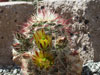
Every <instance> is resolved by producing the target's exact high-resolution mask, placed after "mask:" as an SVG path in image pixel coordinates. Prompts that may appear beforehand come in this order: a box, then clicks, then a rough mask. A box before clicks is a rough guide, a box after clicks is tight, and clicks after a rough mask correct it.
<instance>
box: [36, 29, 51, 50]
mask: <svg viewBox="0 0 100 75" xmlns="http://www.w3.org/2000/svg"><path fill="white" fill-rule="evenodd" d="M34 39H35V43H36V45H37V47H38V48H39V49H40V50H47V49H49V48H51V46H52V37H51V36H49V35H46V34H45V32H44V29H40V30H38V31H36V32H35V33H34Z"/></svg>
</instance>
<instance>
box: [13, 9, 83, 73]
mask: <svg viewBox="0 0 100 75" xmlns="http://www.w3.org/2000/svg"><path fill="white" fill-rule="evenodd" d="M69 20H71V19H69ZM70 32H71V27H70V26H69V22H68V20H65V19H63V18H61V17H60V16H58V14H55V13H54V12H52V11H50V10H49V9H41V10H39V11H38V14H36V15H35V16H32V17H31V18H30V19H29V20H28V22H27V23H24V25H23V28H22V30H20V31H19V32H17V34H14V36H15V39H16V40H17V42H14V44H13V56H14V57H13V60H14V61H15V62H16V63H17V62H19V61H20V62H21V63H22V64H20V66H21V68H22V71H23V74H25V75H50V74H52V75H81V71H82V64H83V62H82V60H81V59H80V56H79V52H77V51H76V50H75V51H71V50H70V49H71V47H70V35H69V34H70ZM51 36H52V37H51ZM16 60H18V61H16Z"/></svg>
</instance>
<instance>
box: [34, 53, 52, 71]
mask: <svg viewBox="0 0 100 75" xmlns="http://www.w3.org/2000/svg"><path fill="white" fill-rule="evenodd" d="M32 60H33V62H34V64H35V65H37V66H38V67H40V68H45V69H49V68H50V67H51V66H52V65H53V63H54V59H53V56H52V54H50V53H47V52H44V51H40V52H37V51H35V55H33V57H32Z"/></svg>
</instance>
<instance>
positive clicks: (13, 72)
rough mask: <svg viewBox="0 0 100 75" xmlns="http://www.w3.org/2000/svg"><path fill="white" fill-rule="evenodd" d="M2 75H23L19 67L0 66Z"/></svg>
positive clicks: (0, 74)
mask: <svg viewBox="0 0 100 75" xmlns="http://www.w3.org/2000/svg"><path fill="white" fill-rule="evenodd" d="M0 75H22V74H21V69H20V67H19V66H12V65H11V66H0Z"/></svg>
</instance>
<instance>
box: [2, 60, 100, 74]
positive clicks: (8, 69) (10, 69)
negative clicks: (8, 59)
mask: <svg viewBox="0 0 100 75" xmlns="http://www.w3.org/2000/svg"><path fill="white" fill-rule="evenodd" d="M0 75H22V74H21V69H20V67H19V66H0ZM82 75H100V62H93V60H90V61H88V62H87V63H86V64H85V65H83V71H82Z"/></svg>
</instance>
